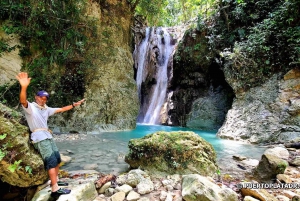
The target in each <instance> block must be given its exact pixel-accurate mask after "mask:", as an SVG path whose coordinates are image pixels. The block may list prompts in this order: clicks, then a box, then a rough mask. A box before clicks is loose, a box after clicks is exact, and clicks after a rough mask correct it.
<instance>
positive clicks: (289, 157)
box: [33, 134, 300, 201]
mask: <svg viewBox="0 0 300 201" xmlns="http://www.w3.org/2000/svg"><path fill="white" fill-rule="evenodd" d="M86 137H87V136H86V135H82V134H71V135H57V136H55V140H56V141H57V142H62V141H65V140H69V141H70V140H73V141H78V140H84V139H86ZM263 155H272V156H276V157H278V158H280V159H282V160H285V161H287V162H288V165H287V167H286V168H285V170H284V172H282V174H277V175H276V177H275V178H274V179H272V180H269V181H264V182H262V181H261V178H264V177H268V176H266V175H263V176H261V177H260V179H258V176H257V174H258V173H257V169H258V168H257V167H258V166H259V165H262V163H263V162H262V160H260V161H259V160H256V159H251V158H247V157H244V156H238V155H234V156H233V157H232V160H231V161H227V163H224V162H223V163H221V164H218V165H219V168H220V171H219V172H217V173H216V174H215V175H214V176H213V177H203V176H200V175H198V174H190V175H178V174H175V175H168V176H164V177H154V176H152V175H150V174H149V173H148V172H147V171H143V170H140V169H134V170H128V171H127V172H125V173H121V174H117V175H115V174H103V173H100V172H98V171H95V170H77V171H69V172H65V171H62V175H61V176H62V177H63V178H61V179H62V180H64V181H67V182H69V183H70V185H69V186H68V188H70V189H72V190H73V191H72V193H71V195H65V196H61V197H60V199H59V200H60V201H62V200H69V199H70V197H72V196H75V195H72V194H73V192H74V194H78V192H82V194H81V195H76V196H75V197H76V198H75V197H74V200H80V197H85V199H87V198H88V197H94V198H90V199H88V200H93V201H123V200H126V201H134V200H136V201H156V200H157V201H179V200H186V201H189V200H195V198H193V196H195V195H196V196H198V198H199V196H200V197H201V196H202V197H203V196H204V197H203V199H204V200H224V201H225V200H239V201H256V200H262V201H269V200H272V201H273V200H274V201H277V200H278V201H288V200H293V201H295V200H299V199H300V160H299V159H300V150H298V149H296V148H286V147H285V146H284V145H283V144H277V145H268V147H267V150H266V151H265V153H264V154H263ZM273 165H274V164H273ZM269 166H270V165H269ZM271 166H272V164H271ZM263 172H264V173H266V174H267V172H268V171H267V170H266V171H263ZM260 174H261V173H260ZM190 182H192V184H193V185H192V186H197V188H192V187H191V186H190ZM87 183H89V184H87ZM81 185H83V186H84V187H82V190H79V189H80V187H79V186H81ZM242 187H243V188H242ZM78 188H79V189H78ZM89 188H92V189H93V190H92V191H91V190H86V189H89ZM84 189H85V190H84ZM84 192H93V193H92V196H90V195H86V194H84ZM208 192H214V193H212V194H210V193H208ZM47 195H48V196H49V187H46V188H45V189H43V190H41V191H40V192H39V193H37V194H36V195H35V198H34V199H33V200H47V199H48V198H47ZM45 197H46V198H47V199H45ZM196 200H197V199H196Z"/></svg>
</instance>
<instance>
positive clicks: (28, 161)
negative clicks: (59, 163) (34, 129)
mask: <svg viewBox="0 0 300 201" xmlns="http://www.w3.org/2000/svg"><path fill="white" fill-rule="evenodd" d="M21 117H22V115H21V114H20V113H18V112H16V111H14V110H11V109H10V108H8V107H6V106H5V105H3V104H1V103H0V125H1V126H0V136H5V135H6V137H5V138H4V139H3V140H0V150H1V153H3V154H4V155H2V156H3V158H2V157H1V160H0V178H1V180H2V181H4V182H6V183H9V184H10V185H13V186H19V187H30V186H34V185H39V184H42V183H44V182H45V181H46V180H47V178H48V174H47V172H46V171H45V169H44V163H43V161H42V158H41V156H40V155H39V153H38V152H37V151H36V150H35V149H34V147H33V146H32V145H31V144H30V141H29V136H30V134H29V132H28V128H27V127H26V126H24V125H21V124H20V123H19V122H20V121H22V120H21ZM0 155H1V154H0ZM17 162H20V163H19V164H18V165H17ZM11 167H14V168H13V169H15V170H14V171H11V170H10V169H11ZM30 172H31V173H30Z"/></svg>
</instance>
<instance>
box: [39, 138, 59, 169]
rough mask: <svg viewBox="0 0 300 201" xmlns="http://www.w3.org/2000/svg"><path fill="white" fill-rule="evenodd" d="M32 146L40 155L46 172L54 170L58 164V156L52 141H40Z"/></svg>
mask: <svg viewBox="0 0 300 201" xmlns="http://www.w3.org/2000/svg"><path fill="white" fill-rule="evenodd" d="M33 145H34V147H35V148H36V149H37V150H38V151H39V153H40V154H41V156H42V158H43V161H44V166H45V169H46V170H49V169H51V168H55V167H56V166H57V165H59V164H60V162H61V158H60V154H59V152H58V148H57V146H56V144H55V142H54V141H53V139H46V140H42V141H40V142H37V143H34V144H33Z"/></svg>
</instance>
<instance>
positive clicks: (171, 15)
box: [129, 0, 215, 26]
mask: <svg viewBox="0 0 300 201" xmlns="http://www.w3.org/2000/svg"><path fill="white" fill-rule="evenodd" d="M129 2H130V3H131V4H135V5H136V9H135V13H136V14H137V15H142V16H145V17H146V19H147V21H148V23H149V24H150V25H151V26H174V25H179V24H182V23H186V22H188V21H190V20H193V19H196V18H197V16H198V15H210V14H211V13H212V12H213V11H214V10H212V9H210V8H211V7H212V5H213V4H214V3H215V1H214V0H151V1H149V0H131V1H129Z"/></svg>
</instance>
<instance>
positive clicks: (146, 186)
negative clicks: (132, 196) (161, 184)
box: [136, 179, 154, 195]
mask: <svg viewBox="0 0 300 201" xmlns="http://www.w3.org/2000/svg"><path fill="white" fill-rule="evenodd" d="M136 188H137V192H138V193H139V194H141V195H144V194H147V193H150V192H152V191H153V190H154V184H153V182H152V181H151V180H150V179H142V180H141V181H140V183H139V184H138V185H137V186H136Z"/></svg>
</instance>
